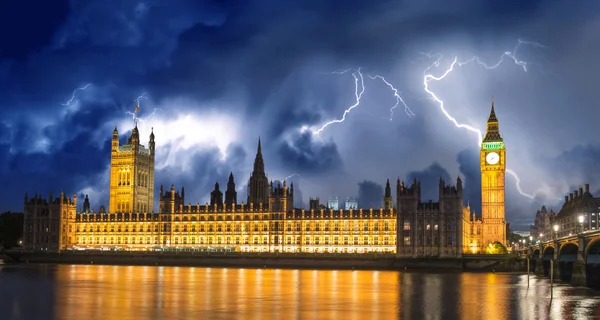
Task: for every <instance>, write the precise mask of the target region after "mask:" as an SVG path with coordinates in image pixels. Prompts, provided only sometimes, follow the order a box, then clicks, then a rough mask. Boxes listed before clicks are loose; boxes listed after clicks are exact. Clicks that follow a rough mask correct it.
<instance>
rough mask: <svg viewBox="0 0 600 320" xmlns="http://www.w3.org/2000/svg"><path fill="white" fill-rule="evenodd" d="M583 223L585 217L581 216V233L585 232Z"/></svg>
mask: <svg viewBox="0 0 600 320" xmlns="http://www.w3.org/2000/svg"><path fill="white" fill-rule="evenodd" d="M583 221H584V217H583V215H580V216H579V224H580V225H581V232H583Z"/></svg>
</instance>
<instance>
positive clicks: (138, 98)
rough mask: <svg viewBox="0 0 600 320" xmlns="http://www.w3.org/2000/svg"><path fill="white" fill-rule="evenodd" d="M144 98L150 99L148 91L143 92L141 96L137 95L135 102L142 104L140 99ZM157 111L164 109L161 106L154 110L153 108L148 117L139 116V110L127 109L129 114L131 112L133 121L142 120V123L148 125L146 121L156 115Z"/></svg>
mask: <svg viewBox="0 0 600 320" xmlns="http://www.w3.org/2000/svg"><path fill="white" fill-rule="evenodd" d="M142 100H148V94H147V93H146V92H144V93H142V95H141V96H139V97H137V98H136V99H135V102H136V103H137V106H138V107H139V106H140V101H142ZM156 111H162V109H160V108H154V110H152V113H151V114H150V115H148V116H146V117H138V115H137V112H131V111H126V112H127V114H130V115H131V117H132V119H133V121H135V122H140V123H141V124H142V125H144V126H145V125H146V121H148V119H150V118H152V116H154V114H156Z"/></svg>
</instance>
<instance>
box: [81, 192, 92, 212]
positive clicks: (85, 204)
mask: <svg viewBox="0 0 600 320" xmlns="http://www.w3.org/2000/svg"><path fill="white" fill-rule="evenodd" d="M81 211H82V212H84V213H89V212H90V199H89V198H88V195H87V194H86V195H85V199H84V200H83V209H82V210H81Z"/></svg>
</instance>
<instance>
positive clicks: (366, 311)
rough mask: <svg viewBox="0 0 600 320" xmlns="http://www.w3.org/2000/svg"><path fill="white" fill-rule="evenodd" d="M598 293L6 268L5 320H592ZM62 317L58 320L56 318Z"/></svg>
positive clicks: (469, 277) (485, 279)
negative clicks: (552, 294)
mask: <svg viewBox="0 0 600 320" xmlns="http://www.w3.org/2000/svg"><path fill="white" fill-rule="evenodd" d="M597 295H598V292H597V291H592V290H590V289H586V288H571V287H569V286H567V285H558V286H555V287H554V299H553V300H552V303H550V287H549V284H548V280H547V279H540V278H535V277H533V276H532V277H531V279H530V283H529V288H528V287H527V276H522V275H511V274H472V273H462V274H461V273H447V274H426V273H400V272H387V271H386V272H384V271H314V270H271V269H227V268H184V267H138V266H135V267H133V266H131V267H130V266H119V267H118V266H96V265H78V266H66V265H63V266H2V267H0V310H3V314H2V319H7V320H10V319H51V318H54V319H86V320H88V319H89V320H94V319H118V320H127V319H286V320H287V319H290V320H291V319H344V320H346V319H347V320H352V319H357V320H358V319H432V320H433V319H444V320H446V319H485V320H496V319H548V318H550V319H552V318H555V319H593V318H600V298H599V297H598V296H597ZM52 315H53V316H52Z"/></svg>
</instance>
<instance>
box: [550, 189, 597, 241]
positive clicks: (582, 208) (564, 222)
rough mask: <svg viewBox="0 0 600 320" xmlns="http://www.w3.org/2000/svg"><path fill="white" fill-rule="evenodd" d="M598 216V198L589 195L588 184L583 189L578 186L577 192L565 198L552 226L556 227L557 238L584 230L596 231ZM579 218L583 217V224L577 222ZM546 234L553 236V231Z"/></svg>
mask: <svg viewBox="0 0 600 320" xmlns="http://www.w3.org/2000/svg"><path fill="white" fill-rule="evenodd" d="M599 215H600V198H594V196H593V195H592V194H591V193H590V185H589V184H586V185H585V189H584V188H583V187H582V186H580V187H579V190H575V191H573V193H570V194H569V195H568V196H565V203H564V204H563V206H562V208H561V209H560V211H559V212H558V214H557V215H556V217H555V218H554V221H555V222H553V224H556V225H558V232H557V236H558V237H564V236H568V235H572V234H577V233H579V232H581V231H585V230H597V229H599V228H600V221H599V220H600V219H599ZM579 217H583V223H580V222H579ZM547 232H548V235H549V236H552V235H553V234H554V230H552V233H550V232H549V231H547ZM546 239H548V238H546Z"/></svg>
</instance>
